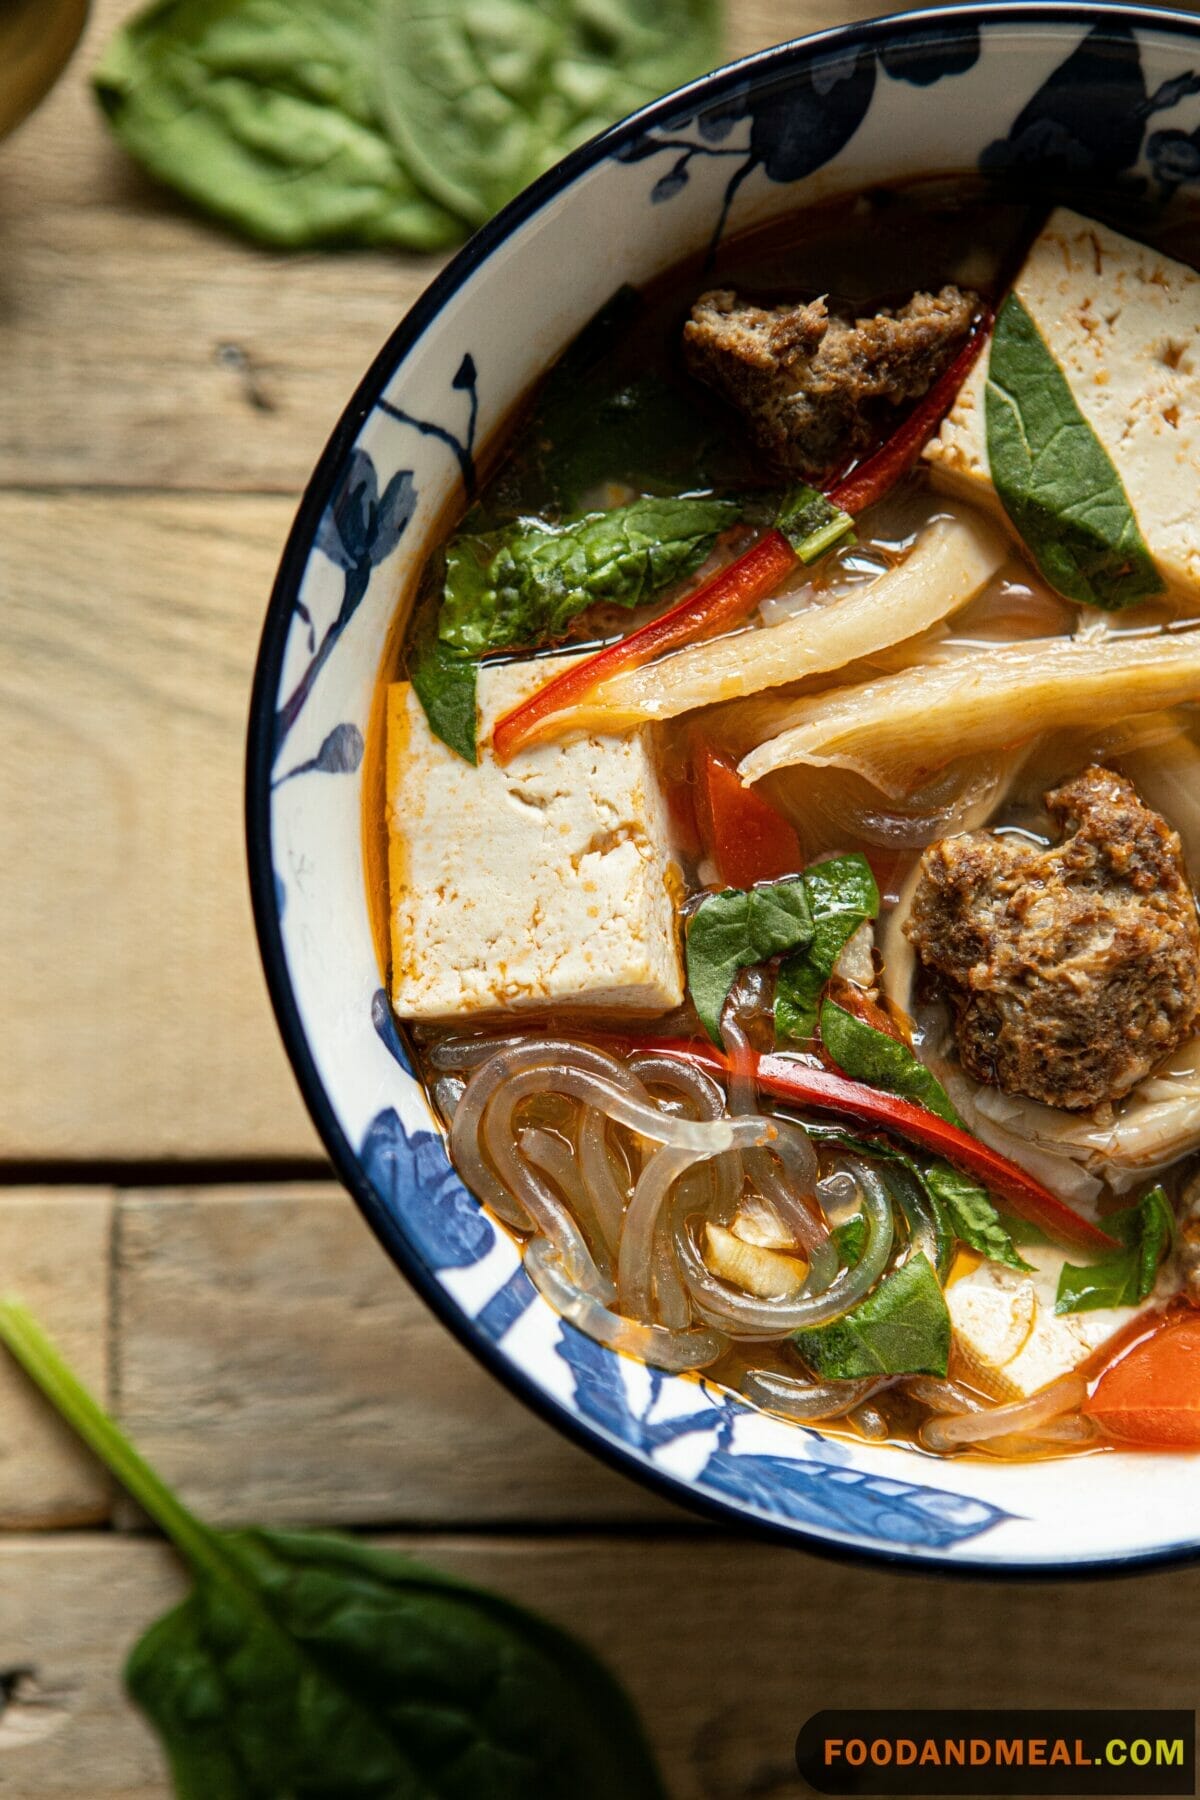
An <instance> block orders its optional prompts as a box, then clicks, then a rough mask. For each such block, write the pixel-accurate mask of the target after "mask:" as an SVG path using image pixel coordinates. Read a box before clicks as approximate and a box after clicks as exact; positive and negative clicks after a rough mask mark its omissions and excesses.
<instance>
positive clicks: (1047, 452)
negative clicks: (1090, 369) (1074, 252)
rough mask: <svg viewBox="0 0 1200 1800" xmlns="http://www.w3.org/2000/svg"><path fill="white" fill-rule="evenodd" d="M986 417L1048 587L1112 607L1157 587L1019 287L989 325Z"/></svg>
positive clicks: (1000, 482) (1006, 488)
mask: <svg viewBox="0 0 1200 1800" xmlns="http://www.w3.org/2000/svg"><path fill="white" fill-rule="evenodd" d="M984 415H985V420H986V428H987V451H988V462H989V464H990V467H991V476H992V482H993V484H994V486H995V489H996V492H997V494H998V495H999V496H1000V500H1001V503H1002V505H1003V507H1004V510H1005V512H1006V513H1007V514H1008V516H1009V518H1010V519H1011V520H1012V523H1013V525H1014V527H1015V529H1016V531H1017V532H1018V534H1019V536H1020V537H1021V539H1022V541H1023V542H1024V544H1025V546H1026V548H1027V549H1028V551H1029V553H1030V555H1031V556H1032V557H1033V560H1034V562H1035V563H1036V564H1037V566H1038V568H1039V569H1040V570H1041V572H1042V574H1043V575H1044V576H1045V578H1046V580H1047V581H1048V582H1049V583H1050V585H1051V587H1053V588H1056V589H1057V590H1058V592H1059V593H1060V594H1065V595H1066V597H1067V598H1068V599H1069V600H1080V601H1083V602H1085V603H1086V604H1087V605H1088V606H1101V607H1105V608H1107V609H1109V610H1115V609H1117V608H1120V607H1123V606H1132V605H1133V604H1134V603H1135V602H1136V601H1138V600H1143V599H1145V598H1146V596H1147V595H1149V594H1160V593H1162V591H1163V588H1164V586H1165V583H1164V582H1163V580H1162V577H1161V576H1160V575H1159V573H1158V570H1157V569H1156V568H1155V566H1154V563H1153V561H1152V559H1151V556H1150V552H1149V550H1148V549H1147V548H1146V544H1145V540H1144V539H1143V537H1142V534H1141V531H1140V529H1139V527H1138V522H1137V518H1136V517H1135V515H1134V511H1133V508H1132V507H1131V506H1130V504H1129V498H1128V496H1127V494H1126V492H1125V489H1124V487H1123V486H1122V484H1121V477H1120V476H1119V475H1118V473H1117V471H1116V469H1115V468H1114V466H1113V463H1112V460H1111V458H1110V457H1109V455H1108V452H1107V451H1106V450H1105V448H1104V446H1103V445H1102V444H1101V442H1100V440H1099V438H1098V437H1097V436H1096V434H1095V432H1094V431H1093V430H1092V428H1091V426H1090V425H1089V424H1088V422H1087V420H1086V419H1085V418H1084V416H1083V414H1082V413H1081V412H1080V410H1079V407H1078V406H1077V404H1076V402H1075V396H1074V395H1073V394H1072V392H1071V388H1070V385H1069V383H1068V381H1067V378H1066V376H1065V375H1064V374H1063V372H1062V370H1061V369H1060V368H1059V366H1058V364H1057V363H1056V362H1055V360H1054V358H1053V356H1052V355H1051V354H1050V351H1049V349H1048V347H1047V345H1046V341H1045V339H1044V338H1043V337H1042V334H1041V332H1040V331H1039V330H1038V328H1037V326H1036V325H1035V323H1034V321H1033V320H1032V318H1031V317H1030V316H1029V313H1028V312H1027V311H1026V309H1025V307H1024V306H1023V305H1022V304H1021V302H1020V300H1018V298H1017V296H1016V295H1015V294H1010V295H1009V296H1008V299H1007V300H1006V301H1005V302H1004V305H1003V306H1002V307H1001V308H1000V312H999V316H998V317H997V319H996V325H995V329H994V331H993V333H992V343H991V350H990V354H989V361H988V378H987V385H986V388H985V397H984Z"/></svg>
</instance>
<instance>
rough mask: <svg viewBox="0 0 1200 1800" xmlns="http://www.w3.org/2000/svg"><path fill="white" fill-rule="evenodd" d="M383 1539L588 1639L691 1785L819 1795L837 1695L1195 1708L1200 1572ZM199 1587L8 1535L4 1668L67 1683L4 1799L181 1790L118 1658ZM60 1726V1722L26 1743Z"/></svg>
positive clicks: (141, 1547)
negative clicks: (916, 1570) (1152, 1577)
mask: <svg viewBox="0 0 1200 1800" xmlns="http://www.w3.org/2000/svg"><path fill="white" fill-rule="evenodd" d="M380 1541H382V1542H385V1543H387V1544H389V1545H391V1546H392V1547H394V1548H397V1549H401V1550H405V1551H409V1552H415V1554H417V1555H418V1556H421V1557H424V1558H427V1559H428V1560H429V1561H431V1562H434V1563H436V1564H437V1565H438V1566H440V1567H441V1568H444V1569H447V1570H450V1571H452V1572H453V1573H455V1574H457V1575H460V1576H463V1577H466V1578H468V1579H470V1580H472V1581H477V1582H479V1583H481V1584H483V1585H485V1586H488V1587H494V1588H496V1589H498V1590H500V1591H501V1592H503V1593H505V1594H507V1595H509V1596H510V1597H511V1598H513V1599H515V1600H518V1601H522V1602H524V1603H525V1604H527V1605H530V1606H534V1607H536V1608H538V1609H539V1610H541V1611H543V1612H545V1613H547V1614H549V1615H550V1616H551V1617H552V1618H553V1619H555V1620H556V1621H557V1622H558V1623H559V1624H560V1625H563V1626H565V1627H566V1628H567V1629H569V1630H571V1631H573V1632H576V1633H578V1634H579V1635H580V1636H582V1637H584V1638H585V1639H586V1640H587V1641H588V1642H589V1643H590V1644H591V1645H592V1647H593V1648H594V1649H595V1650H597V1651H598V1652H599V1653H600V1654H601V1655H602V1656H604V1657H605V1658H606V1659H607V1661H608V1662H609V1664H610V1665H611V1666H612V1667H613V1668H614V1669H615V1670H616V1671H617V1672H618V1673H619V1674H620V1675H621V1677H622V1678H623V1679H624V1681H625V1682H626V1683H627V1684H628V1686H629V1689H630V1691H631V1692H632V1694H633V1696H634V1699H635V1700H636V1701H637V1703H638V1705H639V1706H640V1708H641V1711H642V1715H643V1717H644V1719H645V1720H646V1722H647V1725H648V1728H649V1731H650V1734H651V1737H652V1739H653V1741H654V1744H655V1747H656V1749H657V1751H658V1754H659V1756H660V1758H661V1761H662V1765H663V1770H664V1774H665V1776H666V1780H667V1784H668V1788H669V1791H670V1793H671V1796H672V1800H794V1797H798V1796H799V1795H800V1794H801V1793H803V1792H807V1791H808V1790H807V1789H804V1788H802V1786H801V1783H800V1779H799V1777H798V1775H797V1774H796V1770H795V1764H794V1762H793V1760H792V1744H793V1741H794V1739H795V1734H796V1732H797V1730H798V1729H799V1727H800V1725H801V1724H802V1723H803V1721H804V1719H806V1718H807V1717H808V1716H809V1715H810V1714H811V1713H813V1712H816V1711H818V1710H820V1709H821V1708H822V1707H826V1706H840V1707H854V1706H871V1705H879V1704H881V1703H884V1704H887V1705H889V1706H895V1707H909V1706H919V1705H930V1704H938V1705H945V1706H1028V1707H1044V1706H1093V1707H1094V1706H1100V1707H1105V1706H1133V1707H1143V1706H1144V1707H1184V1708H1191V1707H1192V1706H1193V1704H1194V1701H1195V1671H1194V1656H1193V1655H1192V1654H1190V1652H1189V1648H1188V1647H1189V1646H1191V1647H1192V1648H1193V1649H1194V1645H1195V1630H1194V1625H1193V1620H1194V1617H1195V1612H1196V1608H1197V1605H1198V1604H1200V1571H1197V1570H1190V1571H1187V1572H1186V1573H1177V1574H1174V1575H1172V1576H1170V1577H1169V1578H1161V1579H1158V1580H1156V1581H1149V1580H1147V1581H1145V1582H1142V1583H1140V1584H1139V1587H1138V1589H1137V1591H1136V1595H1135V1593H1134V1591H1133V1590H1131V1589H1130V1587H1129V1586H1128V1585H1127V1584H1125V1583H1116V1584H1114V1583H1111V1582H1110V1583H1093V1582H1088V1583H1079V1584H1076V1585H1072V1586H1038V1587H1025V1586H1021V1587H997V1586H981V1585H979V1584H974V1583H972V1584H968V1583H965V1582H959V1581H929V1580H917V1579H913V1578H912V1577H911V1576H901V1575H883V1574H877V1573H875V1572H873V1571H868V1570H860V1569H850V1568H845V1567H842V1566H841V1565H839V1564H834V1563H827V1562H820V1561H818V1560H816V1559H815V1558H812V1557H808V1556H803V1555H801V1554H799V1553H798V1552H782V1551H780V1550H778V1549H771V1548H764V1547H759V1546H755V1545H749V1544H745V1543H742V1542H739V1541H737V1540H733V1539H728V1538H719V1537H717V1536H715V1535H712V1536H709V1535H706V1536H705V1537H704V1538H703V1539H695V1540H692V1541H684V1542H679V1541H677V1540H673V1539H671V1538H662V1537H658V1538H655V1537H637V1538H635V1539H631V1540H626V1541H622V1540H613V1539H606V1538H601V1537H590V1538H589V1537H587V1536H582V1537H577V1538H574V1539H571V1540H566V1541H542V1542H538V1541H532V1542H531V1541H528V1540H524V1539H513V1538H508V1539H506V1538H499V1539H495V1538H493V1539H480V1538H474V1539H472V1538H465V1537H452V1538H439V1539H436V1540H434V1541H432V1542H430V1541H429V1540H427V1539H424V1538H413V1537H411V1536H409V1537H406V1538H389V1539H384V1540H380ZM651 1584H652V1592H653V1601H652V1603H650V1604H648V1603H647V1599H648V1589H649V1588H650V1586H651ZM182 1591H183V1583H182V1579H181V1575H180V1572H179V1570H178V1568H177V1566H176V1564H175V1562H174V1560H173V1558H172V1556H171V1555H170V1553H169V1552H168V1551H167V1550H166V1549H165V1548H164V1547H162V1546H160V1545H158V1544H155V1543H152V1542H139V1541H133V1540H125V1541H118V1542H116V1543H112V1542H110V1543H105V1542H103V1541H102V1540H100V1541H98V1540H97V1539H95V1538H88V1537H74V1538H73V1537H69V1536H68V1537H60V1538H57V1539H54V1540H42V1541H37V1540H31V1539H22V1538H12V1539H10V1540H8V1541H7V1542H6V1541H3V1540H0V1670H3V1669H6V1668H14V1667H32V1668H33V1669H35V1670H36V1671H37V1679H38V1681H39V1682H40V1684H41V1685H42V1687H43V1688H44V1689H46V1690H49V1696H50V1697H49V1698H48V1699H47V1701H46V1702H45V1704H44V1705H43V1707H42V1708H41V1709H40V1710H41V1716H40V1719H39V1718H38V1717H36V1716H33V1717H31V1716H30V1715H31V1713H32V1712H34V1709H32V1708H30V1707H29V1706H25V1707H24V1708H21V1707H17V1708H13V1709H10V1712H9V1714H7V1715H5V1716H0V1792H3V1791H7V1790H6V1783H7V1782H9V1781H11V1782H12V1784H13V1785H12V1788H11V1792H12V1793H13V1795H14V1800H15V1796H16V1795H17V1794H18V1793H19V1795H20V1800H75V1797H76V1796H78V1795H79V1794H80V1793H82V1792H83V1791H84V1787H83V1786H82V1785H81V1772H82V1771H85V1770H86V1771H87V1776H86V1792H87V1795H88V1800H168V1796H169V1791H170V1790H169V1788H168V1786H167V1783H166V1780H165V1776H164V1772H163V1766H162V1762H161V1759H160V1757H159V1753H158V1750H157V1747H156V1745H155V1743H154V1741H153V1739H152V1738H151V1736H150V1734H149V1732H148V1731H147V1730H146V1728H145V1726H144V1725H143V1724H142V1722H141V1720H140V1719H139V1718H138V1716H137V1715H136V1714H135V1713H134V1712H133V1711H132V1710H131V1709H130V1707H129V1706H128V1704H127V1703H126V1702H125V1701H124V1699H123V1697H122V1696H121V1694H120V1691H119V1687H118V1673H117V1672H118V1668H119V1664H120V1661H121V1657H122V1655H123V1653H124V1651H125V1650H126V1648H127V1647H128V1646H129V1645H130V1643H131V1642H132V1641H133V1640H134V1638H135V1637H136V1636H137V1635H138V1633H139V1632H140V1631H141V1630H142V1629H144V1627H145V1626H146V1625H148V1624H149V1623H150V1621H151V1620H152V1619H153V1618H154V1617H156V1616H157V1615H158V1614H159V1613H160V1612H161V1611H162V1610H163V1609H164V1608H165V1607H166V1606H168V1605H170V1604H171V1603H172V1602H173V1601H174V1600H176V1599H177V1598H179V1597H180V1596H181V1594H182ZM98 1593H102V1594H103V1597H104V1599H103V1606H102V1607H101V1606H98V1605H97V1598H96V1597H97V1594H98ZM835 1622H836V1623H835ZM19 1691H20V1690H18V1692H19ZM22 1715H24V1716H22ZM6 1722H7V1726H8V1733H6V1730H5V1727H6ZM39 1724H40V1725H41V1727H42V1728H43V1730H45V1732H46V1735H44V1736H43V1737H41V1738H40V1739H39V1740H37V1741H26V1742H25V1743H24V1745H23V1747H21V1748H19V1749H18V1748H14V1747H11V1746H12V1742H13V1739H14V1738H15V1733H16V1731H17V1729H18V1728H22V1729H23V1730H24V1731H25V1732H26V1733H29V1732H32V1731H33V1730H35V1729H36V1728H37V1726H38V1725H39ZM531 1800H533V1797H532V1796H531ZM614 1800H615V1797H614Z"/></svg>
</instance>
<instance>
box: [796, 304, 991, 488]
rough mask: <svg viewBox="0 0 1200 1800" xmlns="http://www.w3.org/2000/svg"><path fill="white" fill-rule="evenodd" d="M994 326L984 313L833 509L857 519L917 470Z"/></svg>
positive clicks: (848, 480) (849, 481)
mask: <svg viewBox="0 0 1200 1800" xmlns="http://www.w3.org/2000/svg"><path fill="white" fill-rule="evenodd" d="M991 324H992V313H991V312H990V310H989V311H988V312H985V313H982V314H981V315H980V317H979V318H978V319H977V320H976V321H975V324H974V326H973V328H972V331H971V335H970V337H969V338H968V339H967V341H966V343H965V344H964V345H963V347H962V349H961V350H960V351H959V352H958V354H957V356H956V357H955V358H954V360H953V362H951V363H950V364H949V366H948V367H947V368H946V369H944V370H943V371H942V373H941V374H940V375H939V376H938V378H937V380H936V381H935V382H934V384H933V386H932V387H931V388H930V390H929V392H928V393H927V394H926V395H925V397H924V399H923V400H919V401H918V402H917V404H916V406H914V407H913V410H912V411H911V412H910V413H909V415H908V417H907V419H905V421H904V423H903V425H901V426H899V428H898V429H897V430H896V431H894V432H893V433H892V435H891V437H890V438H889V439H888V441H887V443H886V444H884V445H883V446H882V448H881V449H879V450H877V451H876V452H875V454H874V456H869V457H868V458H867V460H866V462H865V463H860V464H859V466H858V468H857V469H855V470H853V471H852V472H851V473H850V474H849V475H847V476H846V478H845V480H844V481H839V482H838V484H837V486H836V487H832V488H830V489H829V491H828V495H827V498H828V499H829V500H830V501H832V503H833V505H834V506H838V507H840V508H841V510H842V511H843V512H848V513H854V514H855V515H857V514H858V513H860V512H865V510H866V508H867V507H868V506H873V505H874V504H875V502H876V500H882V498H883V496H884V495H885V494H886V493H887V492H888V490H889V489H890V488H894V487H895V485H896V483H897V482H898V481H899V480H900V478H901V476H902V475H907V474H908V471H909V470H910V469H911V468H914V467H915V466H916V462H917V458H918V457H919V456H920V454H921V452H922V450H923V449H924V448H925V446H926V444H927V443H928V442H929V440H930V438H931V437H932V436H933V434H934V432H935V431H936V430H937V428H938V426H939V425H940V424H941V422H942V419H943V417H944V416H945V414H946V413H948V412H949V410H950V408H951V406H952V405H953V403H954V398H955V395H956V394H957V393H958V390H959V388H960V387H961V386H962V384H963V382H964V381H965V380H966V379H967V376H968V375H969V374H970V373H971V370H972V369H973V368H974V366H975V363H976V360H977V358H978V356H979V352H980V351H981V350H982V349H983V346H984V343H985V341H986V339H987V335H988V332H989V331H990V329H991Z"/></svg>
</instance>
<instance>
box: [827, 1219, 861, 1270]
mask: <svg viewBox="0 0 1200 1800" xmlns="http://www.w3.org/2000/svg"><path fill="white" fill-rule="evenodd" d="M829 1235H830V1237H831V1238H832V1239H833V1247H834V1249H835V1250H836V1251H837V1253H838V1261H839V1262H840V1263H841V1265H842V1267H843V1268H844V1269H853V1268H856V1267H857V1265H858V1262H859V1260H860V1258H861V1257H862V1253H863V1251H864V1250H865V1249H866V1247H867V1215H866V1213H860V1212H856V1213H851V1214H850V1217H849V1218H848V1219H843V1220H842V1223H841V1224H840V1225H835V1226H834V1228H833V1230H832V1231H831V1232H830V1234H829Z"/></svg>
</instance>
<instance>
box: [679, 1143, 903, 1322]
mask: <svg viewBox="0 0 1200 1800" xmlns="http://www.w3.org/2000/svg"><path fill="white" fill-rule="evenodd" d="M853 1167H854V1171H855V1173H856V1175H857V1176H858V1180H859V1184H860V1188H861V1191H862V1196H863V1212H864V1214H865V1216H866V1221H867V1242H866V1245H865V1247H864V1249H863V1253H862V1256H861V1257H860V1258H859V1260H858V1262H857V1263H856V1264H855V1266H854V1268H853V1269H842V1270H840V1271H837V1272H834V1271H833V1270H832V1269H831V1268H830V1264H831V1263H832V1264H834V1267H835V1268H836V1258H834V1257H825V1256H823V1257H822V1263H823V1268H822V1271H821V1278H820V1279H822V1280H823V1279H824V1277H825V1275H826V1274H828V1280H826V1281H824V1285H818V1282H816V1281H814V1279H813V1277H814V1269H813V1268H812V1267H810V1269H809V1280H808V1281H806V1283H805V1291H804V1292H802V1293H801V1295H800V1297H799V1298H798V1299H796V1300H762V1299H759V1298H757V1297H756V1296H755V1295H752V1294H746V1293H743V1292H742V1291H741V1290H740V1289H737V1288H734V1287H731V1286H730V1284H729V1283H728V1282H724V1281H721V1280H720V1279H719V1277H717V1276H716V1275H714V1274H713V1273H712V1272H711V1270H710V1269H709V1268H708V1266H707V1264H706V1263H705V1262H704V1260H703V1258H702V1257H701V1256H700V1253H699V1251H698V1250H697V1249H696V1246H695V1244H694V1243H693V1242H692V1239H691V1235H690V1233H689V1232H688V1230H687V1229H686V1226H684V1227H683V1228H682V1229H679V1230H677V1231H676V1234H675V1249H676V1254H677V1255H678V1257H679V1267H680V1272H681V1273H682V1275H683V1279H684V1281H685V1282H686V1283H687V1286H688V1288H689V1290H690V1292H691V1296H692V1301H693V1304H694V1305H695V1308H696V1311H697V1312H698V1313H699V1314H700V1316H701V1318H703V1319H706V1320H708V1322H709V1323H710V1324H713V1325H716V1326H718V1327H719V1328H720V1329H722V1330H725V1331H727V1332H728V1333H729V1334H730V1336H731V1337H739V1338H763V1337H786V1336H788V1335H789V1334H790V1333H791V1332H793V1331H802V1330H805V1329H807V1328H808V1327H809V1326H811V1325H821V1324H824V1323H825V1321H826V1320H828V1319H836V1318H838V1317H839V1316H840V1315H841V1314H842V1313H844V1312H848V1311H849V1309H850V1308H851V1307H852V1306H854V1305H856V1304H857V1302H858V1301H859V1300H861V1299H862V1298H863V1296H864V1295H865V1294H867V1293H869V1291H870V1290H871V1288H872V1287H874V1285H875V1283H876V1281H877V1280H878V1279H879V1277H880V1275H882V1274H883V1271H884V1269H885V1267H886V1266H887V1260H888V1257H889V1256H890V1254H891V1249H892V1241H893V1235H894V1227H893V1223H892V1206H891V1201H890V1200H889V1199H888V1196H887V1193H886V1191H885V1190H884V1187H883V1184H882V1182H881V1181H880V1180H879V1177H878V1176H877V1175H876V1174H875V1172H874V1170H873V1169H871V1168H870V1167H868V1165H867V1164H866V1163H859V1162H857V1161H855V1162H854V1164H853ZM829 1248H830V1250H832V1246H830V1247H829ZM822 1250H824V1246H822ZM809 1282H812V1283H813V1289H812V1291H811V1292H810V1291H808V1289H809Z"/></svg>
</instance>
